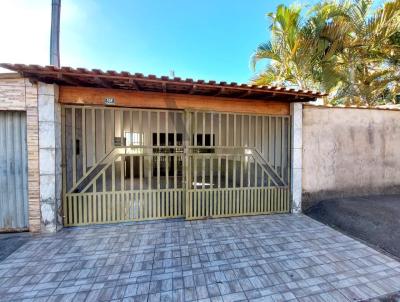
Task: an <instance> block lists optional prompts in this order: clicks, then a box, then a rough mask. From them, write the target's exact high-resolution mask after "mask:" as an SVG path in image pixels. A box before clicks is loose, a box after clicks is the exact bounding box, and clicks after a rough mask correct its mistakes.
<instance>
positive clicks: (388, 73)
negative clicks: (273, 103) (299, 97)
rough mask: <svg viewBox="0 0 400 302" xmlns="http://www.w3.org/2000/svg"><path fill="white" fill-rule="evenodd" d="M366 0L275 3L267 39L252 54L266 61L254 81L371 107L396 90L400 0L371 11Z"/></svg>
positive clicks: (254, 62) (257, 59)
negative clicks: (297, 4) (306, 6)
mask: <svg viewBox="0 0 400 302" xmlns="http://www.w3.org/2000/svg"><path fill="white" fill-rule="evenodd" d="M371 6H372V2H371V1H370V0H356V1H344V2H341V3H338V2H334V1H331V0H330V1H327V2H323V3H320V4H317V5H315V6H314V7H312V9H311V10H309V11H308V12H307V13H306V14H305V16H306V19H305V20H304V21H302V20H301V15H302V14H301V9H300V8H299V7H293V6H292V7H285V6H283V5H281V6H278V8H277V11H276V13H275V14H268V16H269V18H270V19H271V23H272V25H271V36H272V39H271V42H269V43H264V44H261V45H260V46H259V47H258V48H257V50H256V51H255V53H254V54H253V56H252V63H253V66H255V65H256V64H257V62H259V61H260V60H264V59H268V60H269V61H270V64H269V65H268V66H267V68H266V70H264V71H263V72H262V73H261V74H259V75H257V76H256V77H255V78H254V79H253V82H254V83H256V84H264V85H269V84H279V85H285V84H286V85H290V86H297V87H298V88H301V89H318V90H322V91H326V92H330V93H331V94H332V96H331V101H332V102H339V103H340V102H341V103H343V102H344V103H351V104H366V105H374V104H376V103H377V102H379V100H380V99H382V95H383V94H384V92H385V91H387V89H388V88H389V89H391V90H393V91H395V90H396V89H398V83H397V82H396V81H399V75H400V71H399V62H400V57H399V56H400V48H399V46H400V43H399V40H400V38H399V35H400V34H399V32H400V0H395V1H392V2H387V3H385V5H384V6H383V7H381V8H378V9H377V10H376V11H375V12H374V13H372V14H371Z"/></svg>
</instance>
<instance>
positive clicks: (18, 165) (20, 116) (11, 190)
mask: <svg viewBox="0 0 400 302" xmlns="http://www.w3.org/2000/svg"><path fill="white" fill-rule="evenodd" d="M27 175H28V165H27V142H26V115H25V112H18V111H0V230H4V231H8V230H21V229H26V228H27V227H28V187H27V186H28V177H27Z"/></svg>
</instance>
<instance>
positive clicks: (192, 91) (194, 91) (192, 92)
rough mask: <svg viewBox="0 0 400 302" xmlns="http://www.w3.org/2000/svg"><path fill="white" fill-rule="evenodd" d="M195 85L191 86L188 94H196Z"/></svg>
mask: <svg viewBox="0 0 400 302" xmlns="http://www.w3.org/2000/svg"><path fill="white" fill-rule="evenodd" d="M196 89H197V85H193V86H192V89H190V91H189V94H194V93H196Z"/></svg>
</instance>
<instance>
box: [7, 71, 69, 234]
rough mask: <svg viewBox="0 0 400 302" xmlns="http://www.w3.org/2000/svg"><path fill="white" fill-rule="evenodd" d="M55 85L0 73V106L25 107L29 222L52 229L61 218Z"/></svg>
mask: <svg viewBox="0 0 400 302" xmlns="http://www.w3.org/2000/svg"><path fill="white" fill-rule="evenodd" d="M57 97H58V87H57V86H56V85H47V84H43V83H37V84H36V83H35V84H33V83H32V82H30V81H29V79H25V78H21V77H19V76H18V75H16V74H2V75H0V110H7V111H25V112H26V119H27V121H26V123H27V151H28V223H29V231H31V232H39V231H41V232H53V231H56V229H57V228H60V227H62V219H61V138H60V134H61V130H60V128H61V122H60V121H61V110H60V106H59V104H58V102H57Z"/></svg>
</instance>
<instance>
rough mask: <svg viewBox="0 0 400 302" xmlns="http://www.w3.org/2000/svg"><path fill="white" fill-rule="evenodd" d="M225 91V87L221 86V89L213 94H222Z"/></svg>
mask: <svg viewBox="0 0 400 302" xmlns="http://www.w3.org/2000/svg"><path fill="white" fill-rule="evenodd" d="M225 91H226V89H225V87H221V89H220V90H219V91H218V92H217V93H216V94H213V96H220V95H222V94H225Z"/></svg>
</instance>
